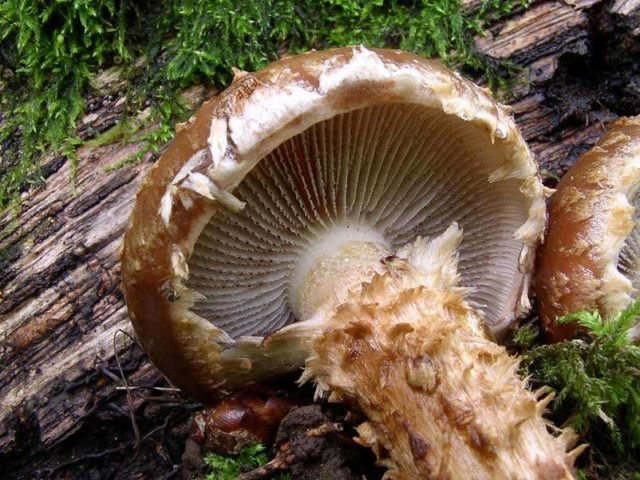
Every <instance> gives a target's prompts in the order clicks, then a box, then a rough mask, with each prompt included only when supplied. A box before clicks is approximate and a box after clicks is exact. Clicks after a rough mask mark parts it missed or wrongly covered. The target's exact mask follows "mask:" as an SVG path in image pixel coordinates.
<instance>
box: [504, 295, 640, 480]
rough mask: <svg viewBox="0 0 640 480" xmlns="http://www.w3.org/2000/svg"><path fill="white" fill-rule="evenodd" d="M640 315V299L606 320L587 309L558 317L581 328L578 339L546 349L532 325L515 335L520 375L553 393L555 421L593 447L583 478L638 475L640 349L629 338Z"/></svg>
mask: <svg viewBox="0 0 640 480" xmlns="http://www.w3.org/2000/svg"><path fill="white" fill-rule="evenodd" d="M639 315H640V299H639V300H636V301H635V302H634V303H632V304H631V305H630V306H629V307H628V308H627V309H626V310H624V311H623V312H620V313H619V314H617V315H615V316H613V317H612V318H609V319H607V320H604V319H603V318H602V317H601V316H600V315H599V314H598V313H597V312H584V311H583V312H576V313H574V314H572V315H567V316H566V317H562V318H559V319H558V322H560V323H568V322H577V323H578V324H579V325H581V326H582V327H583V328H584V330H585V333H583V334H581V337H580V338H576V339H573V340H569V341H564V342H559V343H555V344H551V345H545V344H542V342H541V341H540V339H539V338H538V336H537V334H536V330H535V327H532V326H530V325H529V326H527V327H524V328H523V329H520V331H519V332H517V334H516V336H515V343H516V344H517V345H518V346H519V349H520V357H521V359H522V360H521V369H522V372H521V373H522V375H523V376H528V377H530V378H531V381H532V382H533V383H534V387H537V386H540V385H547V386H549V387H550V388H551V389H553V390H554V391H555V392H556V394H557V395H556V398H555V400H554V401H553V402H552V404H551V407H552V414H553V415H554V417H555V420H556V422H560V423H563V424H565V425H569V426H571V427H572V428H573V429H574V430H576V431H577V432H578V433H579V434H580V435H581V436H582V437H583V438H584V439H585V440H586V441H587V442H589V443H590V444H591V458H592V460H593V462H592V464H591V465H588V468H585V470H584V471H583V475H585V477H584V478H632V476H631V475H632V473H633V472H636V473H635V475H638V474H640V472H639V469H640V465H638V463H637V462H636V460H635V459H636V458H638V454H639V453H640V346H639V345H638V344H637V343H634V342H632V341H631V340H630V339H629V331H630V330H631V328H633V327H634V326H635V325H636V324H637V322H638V316H639ZM620 472H623V473H624V474H625V475H626V476H618V475H619V474H620ZM625 472H626V473H625Z"/></svg>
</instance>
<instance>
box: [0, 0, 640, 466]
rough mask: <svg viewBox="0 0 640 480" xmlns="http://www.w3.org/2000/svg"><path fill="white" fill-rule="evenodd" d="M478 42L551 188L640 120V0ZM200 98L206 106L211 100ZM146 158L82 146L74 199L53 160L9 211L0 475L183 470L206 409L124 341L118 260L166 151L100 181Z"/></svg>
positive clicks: (506, 29) (3, 229)
mask: <svg viewBox="0 0 640 480" xmlns="http://www.w3.org/2000/svg"><path fill="white" fill-rule="evenodd" d="M466 3H467V8H475V7H476V6H477V2H474V1H471V2H466ZM476 43H477V48H478V50H479V51H480V52H482V53H484V54H486V55H488V56H489V57H490V58H493V59H496V60H509V61H512V62H514V63H516V64H517V65H519V66H521V67H523V68H524V70H523V72H522V74H521V77H522V80H524V81H523V82H521V83H520V84H519V86H518V87H516V89H515V91H514V92H513V97H514V98H513V100H512V101H511V102H510V104H511V106H512V108H513V112H514V115H515V118H516V121H517V123H518V124H519V126H520V128H521V129H522V132H523V134H524V136H525V138H526V140H527V141H528V142H529V145H530V146H531V148H532V150H533V152H534V153H535V155H536V158H537V160H538V162H539V164H540V166H541V168H542V170H543V173H544V176H545V183H546V184H547V185H548V186H551V187H553V186H554V185H555V183H556V181H557V178H558V177H559V176H561V175H562V174H563V173H564V172H565V171H566V169H567V168H568V167H569V166H570V165H571V164H572V163H573V162H574V161H575V159H576V158H577V157H578V156H579V155H580V154H581V153H582V152H584V151H586V150H587V149H588V148H590V147H591V146H592V145H593V144H594V143H595V141H596V140H597V138H598V137H599V136H600V134H601V133H602V132H603V130H604V125H605V124H606V123H607V122H609V121H611V120H614V119H615V118H617V117H618V116H621V115H633V114H638V113H640V0H617V1H602V0H565V1H560V0H555V1H545V2H536V3H534V4H533V5H532V6H530V7H529V8H528V9H526V10H522V9H520V10H519V11H516V12H514V13H513V14H512V15H511V16H510V17H508V18H503V19H501V20H499V21H498V22H496V23H495V24H494V25H492V26H491V28H490V30H489V33H488V35H487V36H485V37H481V38H478V39H477V41H476ZM191 93H192V94H193V95H192V96H193V97H194V99H195V103H199V102H201V101H202V99H203V98H204V96H205V93H204V92H203V89H197V88H196V89H194V90H193V91H192V92H191ZM122 104H123V99H122V98H121V96H120V95H119V94H118V91H117V88H115V90H114V89H112V91H111V92H110V93H108V94H106V95H104V96H102V97H95V98H90V99H89V101H88V104H87V105H88V112H87V115H86V116H85V118H84V119H83V120H82V122H81V125H80V135H81V137H83V138H91V137H93V136H95V135H96V134H98V133H100V132H103V131H106V130H108V129H109V128H111V127H112V126H113V125H115V124H116V123H117V122H118V120H119V119H120V118H121V116H122ZM139 148H141V145H139V144H133V145H131V144H130V145H119V144H114V145H108V146H103V147H89V146H85V147H82V148H81V149H80V151H79V162H78V169H77V176H76V180H75V188H76V191H77V193H74V189H73V186H72V182H71V181H70V178H71V175H70V169H71V165H70V162H69V161H68V160H67V159H66V158H64V157H53V158H49V159H47V160H46V161H45V162H44V168H43V175H44V177H45V178H46V182H45V183H44V184H43V185H42V186H40V187H38V188H35V189H33V190H32V191H29V192H25V193H24V194H23V198H22V207H21V210H20V213H19V215H18V216H17V217H16V216H14V215H13V214H12V213H10V212H8V213H5V214H4V215H3V216H0V274H1V275H0V472H7V471H9V472H12V475H13V476H14V477H15V478H29V479H31V478H59V477H62V478H105V477H106V478H110V477H119V478H151V477H153V478H162V477H163V476H170V475H174V474H176V473H177V472H178V470H179V463H180V454H181V449H182V448H183V444H184V435H185V430H184V428H183V427H182V425H183V424H184V420H185V419H187V418H188V416H189V414H190V410H191V409H193V408H195V407H196V406H195V405H194V404H190V403H188V399H183V398H181V397H180V393H179V392H177V391H175V390H174V389H172V388H171V385H169V384H168V382H167V381H166V380H165V379H164V378H163V377H162V375H161V374H160V373H159V372H158V371H157V369H155V368H154V367H153V366H152V365H151V364H150V363H149V361H148V359H147V358H146V356H145V354H144V352H143V351H142V350H141V349H140V347H139V346H138V345H137V344H136V343H135V342H134V341H133V340H131V338H130V337H129V335H133V334H132V330H131V326H130V324H129V321H128V319H127V313H126V307H125V304H124V298H123V295H122V291H121V288H120V268H119V262H118V251H119V249H120V242H121V239H122V235H123V233H124V229H125V228H126V224H127V221H128V217H129V214H130V212H131V209H132V207H133V203H134V201H135V193H136V191H137V189H138V186H139V184H140V181H141V180H142V179H143V178H144V176H145V174H146V173H147V171H148V170H149V168H151V166H152V165H153V163H154V161H155V160H156V157H157V156H156V155H153V154H147V155H145V156H144V158H143V159H142V161H141V162H139V163H137V164H133V165H130V166H126V167H124V168H121V169H118V170H114V171H107V170H105V169H106V168H107V167H108V166H110V165H114V164H115V163H117V162H118V161H121V160H123V159H125V158H127V157H128V156H130V155H132V154H134V153H135V152H136V151H137V150H138V149H139ZM0 173H1V172H0ZM118 364H120V366H121V367H122V368H121V369H120V367H119V365H118ZM120 370H122V372H121V371H120ZM123 387H135V388H134V389H131V388H129V389H126V388H123ZM127 393H128V394H127ZM185 400H186V401H185ZM130 410H132V411H133V413H134V415H133V418H134V419H135V422H134V421H132V416H131V415H130ZM134 427H135V428H134Z"/></svg>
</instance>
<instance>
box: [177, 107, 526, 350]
mask: <svg viewBox="0 0 640 480" xmlns="http://www.w3.org/2000/svg"><path fill="white" fill-rule="evenodd" d="M500 150H501V148H500V146H498V145H495V144H493V143H492V141H491V138H490V137H489V135H487V133H486V131H485V130H483V129H482V127H479V126H476V125H473V124H469V122H466V121H464V120H463V119H461V118H459V117H457V116H455V115H450V114H446V113H444V112H442V111H441V110H437V109H434V108H430V107H425V106H422V105H416V104H406V103H389V104H382V105H375V106H371V107H367V108H362V109H358V110H354V111H352V112H348V113H343V114H340V115H336V116H335V117H332V118H330V119H328V120H324V121H321V122H319V123H316V124H315V125H312V126H311V127H310V128H308V129H306V130H304V131H303V132H301V133H299V134H297V135H295V136H294V137H292V138H290V139H288V140H287V141H285V142H284V143H282V144H281V145H279V146H278V147H277V148H275V149H274V150H273V151H272V152H270V153H269V154H268V155H267V156H266V157H265V158H263V159H261V160H260V162H259V163H258V164H257V165H256V166H255V167H254V168H253V169H252V170H251V171H250V172H249V173H248V174H247V176H246V177H245V178H244V179H243V180H242V181H241V182H240V184H239V185H238V186H237V187H236V188H235V189H234V191H233V193H234V195H235V196H236V197H237V198H239V199H240V200H242V201H244V202H246V207H245V208H244V209H242V210H241V211H239V212H232V211H225V210H223V211H220V212H219V213H217V214H216V215H214V216H213V217H212V218H211V220H210V221H209V223H208V224H207V226H206V227H205V228H204V230H203V231H202V234H201V235H200V237H199V238H198V241H197V242H196V245H195V248H194V252H193V255H192V256H191V259H190V261H189V270H190V278H189V281H188V286H189V287H190V288H193V289H194V290H196V291H197V292H199V293H201V294H203V297H202V299H201V300H199V301H198V302H197V303H196V304H195V306H194V308H193V311H194V312H196V313H197V314H198V315H200V316H202V317H203V318H206V319H208V320H210V321H212V322H213V324H214V325H216V326H218V327H219V328H221V329H223V330H224V331H225V332H227V333H228V334H229V335H230V336H232V337H234V338H237V337H239V336H242V335H260V336H262V335H265V334H267V333H269V332H273V331H275V330H278V329H280V328H282V327H283V326H285V325H287V324H290V323H292V322H295V321H296V320H306V318H300V315H303V313H301V312H299V311H297V308H296V305H297V303H298V302H297V294H298V291H297V290H298V287H299V286H300V284H301V273H300V270H301V269H304V263H305V262H308V261H309V259H310V258H311V259H313V258H314V256H315V255H317V250H318V249H319V248H320V250H322V248H321V247H320V246H319V245H321V244H322V242H323V240H324V239H326V238H330V242H329V243H332V244H335V243H340V242H344V241H354V240H356V239H359V240H362V241H375V242H377V243H380V244H383V245H384V246H385V247H386V248H387V249H388V250H389V251H396V250H397V249H398V248H400V247H401V246H403V245H405V244H407V243H408V242H410V241H411V240H413V239H414V238H416V237H417V236H420V235H422V236H428V237H431V236H435V235H438V234H440V233H442V232H443V231H444V230H445V229H446V228H447V227H448V226H449V225H450V224H451V223H452V222H457V223H458V224H459V225H460V226H461V227H462V229H463V230H464V241H463V242H462V244H461V246H460V273H461V275H462V285H463V286H467V287H472V288H473V291H472V293H471V294H470V296H469V300H470V302H471V303H472V305H474V306H475V307H476V308H478V309H479V310H480V311H483V312H485V318H486V321H487V323H488V324H489V325H497V326H499V327H500V328H503V325H504V324H505V322H508V321H510V320H511V319H512V318H513V311H512V308H513V307H512V305H513V297H514V296H519V294H520V292H519V291H514V285H515V287H516V288H520V285H519V284H518V282H514V280H513V279H514V278H517V277H518V275H519V273H518V268H519V261H520V254H521V251H522V249H523V242H522V240H520V239H518V238H516V236H515V235H514V234H515V232H516V231H517V230H518V228H519V227H520V226H522V225H523V224H524V223H525V222H526V220H527V217H528V214H529V212H528V204H527V202H526V200H525V199H524V198H523V195H522V193H521V192H520V186H521V180H519V179H505V180H502V181H500V182H493V183H492V182H490V181H489V178H490V176H491V174H492V173H493V172H494V171H495V170H496V159H497V158H499V157H500V156H501V155H505V154H506V152H504V150H502V151H500Z"/></svg>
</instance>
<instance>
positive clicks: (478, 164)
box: [122, 47, 576, 479]
mask: <svg viewBox="0 0 640 480" xmlns="http://www.w3.org/2000/svg"><path fill="white" fill-rule="evenodd" d="M545 215H546V213H545V204H544V192H543V187H542V184H541V182H540V179H539V177H538V174H537V167H536V164H535V162H534V161H533V159H532V157H531V154H530V151H529V149H528V148H527V146H526V144H525V143H524V141H523V139H522V137H521V135H520V133H519V132H518V130H517V128H516V126H515V124H514V122H513V120H512V119H511V118H510V117H509V116H508V115H507V114H506V113H505V111H504V108H503V107H502V106H501V105H499V104H498V103H496V102H495V101H494V100H493V99H491V97H490V96H489V95H488V94H487V93H486V92H485V91H484V90H482V89H480V88H478V87H477V86H475V85H473V84H472V83H470V82H468V81H466V80H464V79H462V78H461V77H460V76H459V75H457V74H455V73H453V72H451V71H449V70H447V69H446V68H444V67H443V66H442V65H440V64H439V63H437V62H433V61H429V60H425V59H423V58H420V57H418V56H416V55H412V54H409V53H405V52H399V51H392V50H367V49H365V48H363V47H357V48H344V49H335V50H329V51H323V52H311V53H307V54H304V55H300V56H297V57H290V58H286V59H283V60H280V61H278V62H275V63H273V64H272V65H270V66H269V67H267V68H266V69H264V70H262V71H260V72H257V73H254V74H250V73H244V72H243V73H238V74H237V75H236V78H235V79H234V82H233V84H232V85H231V87H229V88H228V89H227V90H226V91H225V92H223V93H222V94H221V95H220V96H219V97H217V98H215V99H213V100H212V101H210V102H208V103H206V104H205V105H204V106H203V107H202V109H201V110H200V111H199V112H198V113H197V114H196V115H195V116H194V117H193V118H192V119H191V120H190V121H189V122H188V124H187V125H186V126H185V128H184V129H183V130H181V131H180V132H179V134H178V135H177V136H176V139H175V140H174V142H173V143H172V144H171V146H170V147H169V149H168V150H167V152H166V153H165V154H164V155H163V157H162V158H161V159H160V161H159V162H158V165H157V166H156V167H155V168H154V169H153V170H152V171H151V172H150V174H149V176H148V178H147V180H146V181H145V183H144V184H143V186H142V188H141V190H140V193H139V194H138V198H137V200H136V206H135V209H134V212H133V215H132V220H131V223H130V227H129V230H128V231H127V234H126V238H125V244H124V250H123V257H122V263H123V265H122V266H123V276H124V285H125V291H126V298H127V305H128V308H129V314H130V316H131V319H132V322H133V324H134V327H135V329H136V332H137V334H138V336H139V337H140V339H141V341H142V343H143V345H144V346H145V348H146V350H147V351H148V352H149V354H150V356H151V358H152V359H153V360H154V362H155V363H156V364H158V365H159V367H160V368H161V369H162V370H163V371H164V372H165V373H166V374H167V375H168V376H169V377H170V378H171V379H172V380H173V381H174V382H175V383H176V384H177V385H179V386H180V387H181V388H183V389H184V390H185V391H187V392H189V393H191V394H192V395H194V396H198V397H199V398H201V399H203V400H207V399H210V398H212V397H213V396H217V395H221V394H223V393H224V392H226V391H229V390H231V389H233V388H234V387H237V386H240V385H245V384H249V383H252V382H255V381H259V380H261V379H264V378H266V377H268V376H273V375H277V374H280V373H283V372H286V371H291V370H294V369H300V368H302V367H304V366H306V370H305V374H304V379H306V380H313V381H314V382H316V384H317V385H318V394H324V393H325V392H327V393H328V394H329V395H330V397H329V398H330V399H332V400H340V401H345V402H348V403H350V404H352V405H354V406H357V407H358V408H359V409H360V410H361V411H362V412H364V413H365V415H366V416H367V418H368V421H367V422H366V423H365V424H363V425H362V426H361V427H360V429H359V432H360V441H361V442H362V443H364V444H366V445H370V446H371V447H372V448H373V449H374V451H375V452H376V454H377V455H378V457H379V460H380V461H381V462H382V463H384V464H385V465H387V466H388V467H389V475H390V476H393V477H396V478H418V477H420V478H444V477H447V478H467V477H468V475H469V472H473V473H474V476H475V478H479V479H485V478H487V479H488V478H522V479H538V478H540V479H541V478H545V479H551V478H554V479H561V478H562V479H564V478H572V475H571V472H570V468H571V463H572V460H573V457H574V455H575V454H576V451H574V452H573V454H569V455H566V454H565V449H566V447H567V445H568V444H569V443H570V442H569V440H570V437H571V435H570V434H569V433H568V432H567V433H565V434H564V435H562V436H561V437H558V438H555V437H553V436H552V435H550V434H549V433H548V432H547V429H546V423H545V421H544V420H543V419H542V417H541V411H542V410H543V408H544V405H545V404H546V403H545V402H546V401H547V400H543V401H540V402H538V401H537V399H536V396H535V395H534V394H533V393H531V392H529V391H528V390H527V389H526V388H525V383H524V381H522V380H521V379H519V378H518V376H517V375H516V361H515V360H514V359H512V358H510V357H509V356H508V355H507V353H506V351H505V350H504V348H502V347H499V346H498V345H497V344H495V343H493V342H492V341H491V340H490V339H489V337H490V336H491V334H490V333H488V330H487V329H486V328H485V326H486V327H488V328H489V329H490V330H491V331H492V332H493V334H495V335H497V336H500V335H502V334H503V333H504V332H505V331H506V330H507V329H508V328H509V326H510V325H511V323H512V322H513V320H514V319H515V318H517V317H518V316H519V315H520V314H521V313H523V312H524V311H526V310H527V309H528V308H529V303H528V287H529V279H530V276H531V269H532V263H533V252H534V251H535V248H536V246H537V244H538V241H539V239H540V237H541V235H542V231H543V229H544V226H545V221H546V217H545ZM463 231H464V235H463ZM422 237H427V238H430V240H429V241H427V240H425V239H424V238H422Z"/></svg>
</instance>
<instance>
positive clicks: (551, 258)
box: [536, 116, 640, 340]
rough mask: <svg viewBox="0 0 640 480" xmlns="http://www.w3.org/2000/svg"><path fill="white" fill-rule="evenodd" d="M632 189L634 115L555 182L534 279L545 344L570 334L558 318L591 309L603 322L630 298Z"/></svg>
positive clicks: (639, 267)
mask: <svg viewBox="0 0 640 480" xmlns="http://www.w3.org/2000/svg"><path fill="white" fill-rule="evenodd" d="M639 188H640V116H638V117H634V118H622V119H620V120H618V121H617V122H615V123H614V124H613V125H612V126H611V128H610V129H609V130H608V131H607V132H606V134H605V135H603V137H602V138H601V139H600V141H599V142H598V144H597V145H596V146H595V147H593V148H592V149H591V150H590V151H588V152H587V153H585V154H584V155H582V156H581V157H580V158H579V159H578V161H577V162H576V164H575V165H574V166H573V167H571V169H570V170H569V171H568V172H567V173H566V174H565V175H564V177H563V178H562V179H561V180H560V183H559V184H558V190H557V192H556V193H555V194H554V195H553V199H552V203H551V209H550V217H549V231H548V234H547V238H546V240H545V243H544V245H543V247H542V249H541V252H540V258H539V268H538V272H537V275H536V293H537V295H538V298H539V300H540V318H541V320H542V323H543V325H544V327H545V329H546V330H547V332H548V334H549V336H550V337H551V339H553V340H562V339H565V338H568V337H570V336H571V335H573V334H574V333H575V331H576V326H575V325H570V324H569V325H566V324H564V325H560V324H558V323H556V318H557V317H558V316H562V315H567V314H569V313H572V312H575V311H578V310H598V311H600V313H601V314H602V315H604V316H605V317H606V316H609V315H612V314H615V313H617V312H618V311H620V310H622V309H624V308H625V307H626V306H627V305H628V304H629V303H630V302H631V300H632V299H633V298H634V297H636V296H637V292H638V288H640V224H639V223H638V215H639V209H638V206H639V205H640V194H639ZM638 333H639V332H638V331H637V328H636V333H635V335H637V334H638Z"/></svg>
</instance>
